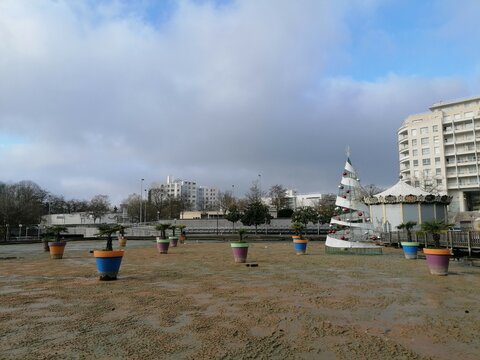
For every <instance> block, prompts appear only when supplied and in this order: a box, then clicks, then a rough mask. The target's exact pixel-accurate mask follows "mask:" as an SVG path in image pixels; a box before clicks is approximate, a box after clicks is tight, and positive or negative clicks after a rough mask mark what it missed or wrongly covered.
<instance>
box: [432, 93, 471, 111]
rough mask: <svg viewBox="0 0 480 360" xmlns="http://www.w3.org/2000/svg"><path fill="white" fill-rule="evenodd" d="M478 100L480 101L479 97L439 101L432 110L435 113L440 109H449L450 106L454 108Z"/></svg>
mask: <svg viewBox="0 0 480 360" xmlns="http://www.w3.org/2000/svg"><path fill="white" fill-rule="evenodd" d="M477 100H480V97H479V96H474V97H468V98H463V99H457V100H449V101H439V102H437V103H435V104H433V105H432V106H430V110H432V111H433V109H439V108H442V107H448V106H452V105H455V104H461V103H468V102H471V101H477Z"/></svg>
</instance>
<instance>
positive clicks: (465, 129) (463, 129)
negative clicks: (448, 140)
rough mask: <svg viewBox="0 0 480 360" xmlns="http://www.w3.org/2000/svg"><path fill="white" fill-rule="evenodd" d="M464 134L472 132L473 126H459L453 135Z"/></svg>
mask: <svg viewBox="0 0 480 360" xmlns="http://www.w3.org/2000/svg"><path fill="white" fill-rule="evenodd" d="M466 132H473V126H460V127H458V128H455V134H462V133H466Z"/></svg>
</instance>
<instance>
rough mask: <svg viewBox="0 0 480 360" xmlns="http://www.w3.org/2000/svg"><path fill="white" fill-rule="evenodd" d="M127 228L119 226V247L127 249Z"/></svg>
mask: <svg viewBox="0 0 480 360" xmlns="http://www.w3.org/2000/svg"><path fill="white" fill-rule="evenodd" d="M127 228H128V226H125V225H119V230H118V232H119V235H118V245H119V246H120V247H125V246H126V245H127V238H126V237H125V229H127Z"/></svg>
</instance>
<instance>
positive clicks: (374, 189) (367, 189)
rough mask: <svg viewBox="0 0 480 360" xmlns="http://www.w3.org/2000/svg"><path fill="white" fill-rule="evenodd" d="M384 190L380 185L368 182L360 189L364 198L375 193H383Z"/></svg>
mask: <svg viewBox="0 0 480 360" xmlns="http://www.w3.org/2000/svg"><path fill="white" fill-rule="evenodd" d="M382 191H385V189H384V188H382V187H380V186H377V185H375V184H368V185H365V186H363V187H362V188H361V189H360V192H361V193H360V195H361V197H362V199H363V198H364V197H371V196H373V195H376V194H378V193H381V192H382Z"/></svg>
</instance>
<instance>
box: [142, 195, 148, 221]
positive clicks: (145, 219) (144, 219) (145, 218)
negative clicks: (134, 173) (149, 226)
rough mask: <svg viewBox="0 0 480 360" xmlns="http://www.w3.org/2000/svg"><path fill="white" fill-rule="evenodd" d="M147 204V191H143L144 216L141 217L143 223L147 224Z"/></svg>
mask: <svg viewBox="0 0 480 360" xmlns="http://www.w3.org/2000/svg"><path fill="white" fill-rule="evenodd" d="M147 204H148V191H147V189H145V216H144V217H143V221H144V222H145V223H147Z"/></svg>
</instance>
